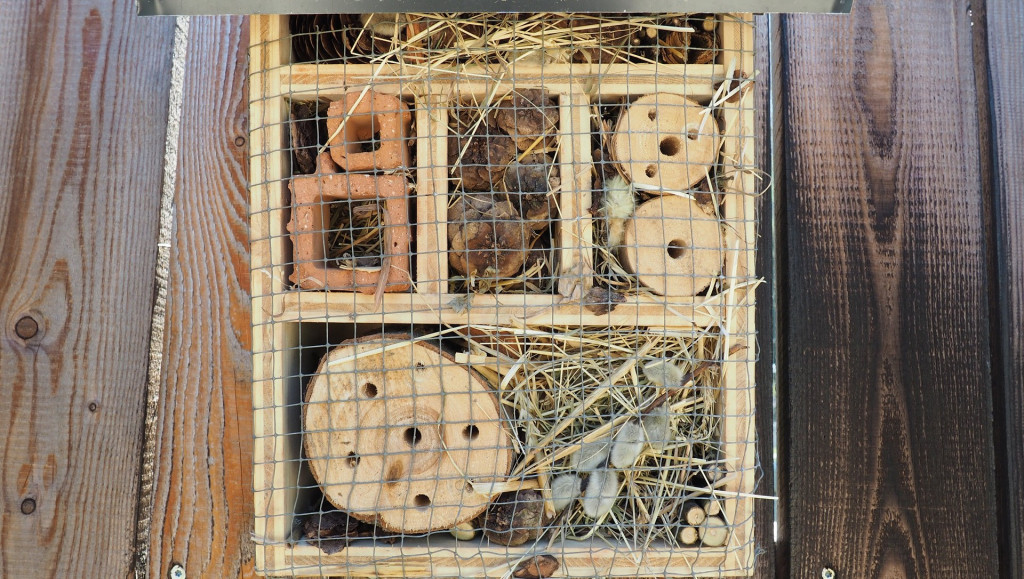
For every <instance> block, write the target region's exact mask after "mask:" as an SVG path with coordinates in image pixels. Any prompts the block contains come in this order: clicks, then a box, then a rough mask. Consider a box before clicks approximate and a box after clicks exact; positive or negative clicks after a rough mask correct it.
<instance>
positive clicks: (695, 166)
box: [250, 13, 762, 577]
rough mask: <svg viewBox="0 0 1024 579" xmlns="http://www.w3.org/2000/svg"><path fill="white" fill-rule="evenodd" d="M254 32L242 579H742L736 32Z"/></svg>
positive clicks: (743, 424) (264, 26) (617, 23)
mask: <svg viewBox="0 0 1024 579" xmlns="http://www.w3.org/2000/svg"><path fill="white" fill-rule="evenodd" d="M252 27H253V44H252V48H251V52H250V69H251V77H250V95H251V103H250V125H251V150H252V158H251V171H250V180H251V232H250V237H251V243H252V255H253V258H252V259H253V275H252V280H253V288H252V290H253V324H254V346H253V350H254V352H253V353H254V369H255V384H254V407H255V431H256V437H257V440H256V468H255V473H256V475H255V481H254V493H255V499H256V530H255V539H256V543H257V566H258V569H259V570H260V571H261V572H263V573H266V574H270V575H282V574H290V575H316V574H320V575H350V576H366V575H385V576H402V577H413V576H423V577H427V576H503V577H509V576H514V577H547V576H582V577H594V576H644V577H647V576H677V575H678V576H687V575H711V576H727V575H748V574H750V573H752V571H753V561H754V534H753V525H752V518H753V501H754V499H755V495H754V494H753V493H754V490H755V489H754V483H755V478H756V476H755V474H756V473H755V470H756V465H755V462H754V420H753V413H754V405H753V399H754V376H753V362H754V360H755V357H756V349H755V334H754V326H753V306H754V304H753V296H754V292H753V288H754V287H755V286H756V278H755V272H754V271H753V263H754V236H755V219H756V216H755V215H754V203H753V200H754V197H755V196H756V195H757V194H758V191H759V190H760V189H761V188H762V186H761V185H760V179H759V176H758V175H757V171H756V169H755V167H754V166H753V159H754V151H753V147H754V135H753V104H752V90H751V85H752V82H754V70H753V53H752V50H753V42H752V31H751V20H750V19H749V18H748V17H745V16H734V15H707V14H616V15H603V14H484V13H473V14H381V13H375V14H361V15H359V14H356V15H317V16H291V17H282V16H265V17H257V18H254V20H253V23H252Z"/></svg>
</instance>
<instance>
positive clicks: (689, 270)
mask: <svg viewBox="0 0 1024 579" xmlns="http://www.w3.org/2000/svg"><path fill="white" fill-rule="evenodd" d="M623 239H624V242H623V247H622V250H621V251H620V255H619V258H620V259H621V260H622V267H624V268H625V269H626V271H629V272H630V273H635V274H636V275H637V278H638V279H639V280H640V282H641V283H642V284H644V285H645V286H647V287H649V288H651V290H652V291H653V292H654V293H657V294H660V295H670V296H692V295H696V294H697V293H698V292H700V291H702V290H704V289H706V288H707V287H708V286H709V285H711V282H712V281H713V280H714V278H715V276H717V275H718V273H719V272H720V271H721V269H722V259H723V257H724V256H723V251H722V231H721V227H720V226H719V223H718V219H716V218H715V217H713V216H711V215H708V214H707V213H705V212H704V211H703V210H702V209H701V208H700V206H699V205H698V204H697V203H696V202H694V201H691V200H689V199H686V198H684V197H678V196H676V195H662V196H661V197H655V198H654V199H651V200H650V201H648V202H646V203H644V204H643V205H641V206H640V207H638V208H637V210H636V211H635V212H634V213H633V217H632V218H631V219H630V220H629V221H628V222H627V223H626V232H625V235H624V236H623Z"/></svg>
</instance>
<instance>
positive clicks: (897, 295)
mask: <svg viewBox="0 0 1024 579" xmlns="http://www.w3.org/2000/svg"><path fill="white" fill-rule="evenodd" d="M969 6H970V4H969V3H968V2H967V1H966V0H963V1H957V2H953V3H934V2H927V1H910V2H895V1H885V0H863V1H861V0H858V2H857V4H856V6H855V8H854V12H853V15H852V16H851V17H849V18H845V17H839V18H837V17H831V18H824V17H813V16H799V17H797V16H788V17H785V18H784V20H783V23H782V44H783V48H784V50H785V51H786V53H785V54H786V61H785V63H784V66H785V72H784V73H783V76H784V82H785V84H784V86H783V87H782V94H783V95H784V97H783V98H784V104H783V112H784V122H785V123H786V129H785V130H786V136H785V144H786V147H787V151H786V155H787V156H786V185H787V191H786V204H787V207H786V215H787V221H786V224H785V227H786V235H787V246H788V247H787V251H786V258H787V260H788V261H787V264H786V270H785V271H786V272H787V274H788V280H787V284H788V287H787V290H788V291H787V297H786V299H785V300H784V304H783V307H784V308H785V316H786V327H785V328H784V336H785V337H784V338H783V339H784V340H785V342H784V344H785V347H786V360H785V366H784V369H783V380H784V381H785V382H786V383H787V387H786V388H787V393H786V394H787V400H785V401H784V402H783V406H784V408H786V409H787V410H788V419H789V424H788V425H787V428H788V432H789V433H790V435H789V438H788V445H787V446H788V453H787V454H788V458H787V459H786V461H785V462H783V464H785V465H786V466H787V468H788V469H789V472H788V485H787V487H788V495H787V497H786V499H787V501H788V507H787V508H786V513H787V516H788V521H787V522H788V527H787V538H788V540H789V541H790V548H791V552H790V555H791V558H790V562H791V565H792V570H791V574H790V575H791V576H793V577H812V576H813V577H819V576H821V571H822V569H823V568H826V567H828V568H832V569H834V571H835V573H836V576H837V577H922V578H925V577H943V578H944V577H998V576H1000V572H999V567H998V553H997V551H998V546H997V545H998V538H997V527H996V518H997V517H996V499H995V490H996V485H995V482H994V474H995V465H994V452H993V441H992V412H993V406H992V375H991V366H990V363H991V349H990V343H989V324H988V320H987V316H988V315H989V302H988V299H989V287H988V279H989V277H988V272H987V270H986V265H987V259H986V257H987V256H986V251H987V250H988V248H987V246H986V242H985V240H986V232H985V228H984V222H985V201H984V199H983V184H982V180H981V175H982V174H983V172H984V171H987V170H988V167H987V166H986V160H985V159H983V158H982V154H981V144H980V143H979V116H978V109H979V103H980V102H983V99H979V98H978V94H977V89H976V84H975V75H976V74H979V73H980V74H985V72H984V69H983V68H982V69H981V71H979V70H978V69H977V68H976V67H975V66H974V56H975V54H974V49H973V41H974V38H973V29H972V22H971V21H970V10H969Z"/></svg>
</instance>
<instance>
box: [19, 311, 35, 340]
mask: <svg viewBox="0 0 1024 579" xmlns="http://www.w3.org/2000/svg"><path fill="white" fill-rule="evenodd" d="M14 333H15V334H17V335H18V337H19V338H21V339H22V340H31V339H32V338H34V337H35V336H36V334H37V333H39V322H37V321H36V320H35V318H33V317H32V316H22V317H21V319H19V320H18V321H17V323H15V324H14Z"/></svg>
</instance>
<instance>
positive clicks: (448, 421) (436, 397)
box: [303, 335, 512, 533]
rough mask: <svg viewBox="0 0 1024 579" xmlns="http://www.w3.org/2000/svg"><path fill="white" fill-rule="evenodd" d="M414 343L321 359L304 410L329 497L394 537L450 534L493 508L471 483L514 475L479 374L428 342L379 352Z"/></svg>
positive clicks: (364, 346) (372, 345)
mask: <svg viewBox="0 0 1024 579" xmlns="http://www.w3.org/2000/svg"><path fill="white" fill-rule="evenodd" d="M406 340H408V337H407V336H401V335H375V336H369V337H366V338H361V339H359V340H355V341H351V342H346V343H344V344H342V345H340V346H338V347H337V348H335V349H334V350H332V351H331V352H330V353H329V354H328V355H327V356H326V357H325V358H324V359H323V360H322V361H321V363H320V367H319V369H318V370H317V373H316V376H314V377H313V379H312V381H311V382H310V385H309V389H308V391H307V393H306V406H305V408H304V410H303V429H304V436H303V438H304V440H305V450H306V457H307V460H308V463H309V467H310V470H311V471H312V473H313V476H314V477H315V478H316V480H317V482H319V483H320V486H321V488H322V489H323V491H324V495H325V496H326V497H327V499H328V500H329V501H330V502H331V503H332V504H333V505H335V506H336V507H338V508H339V509H342V510H344V511H346V512H348V513H349V514H350V515H351V516H353V517H355V518H357V519H360V520H363V521H367V522H372V523H375V524H378V525H380V526H381V527H383V528H385V529H387V530H389V531H394V532H402V533H422V532H428V531H435V530H441V529H450V528H452V527H454V526H455V525H457V524H459V523H462V522H465V521H467V520H470V519H472V518H474V517H476V516H477V515H479V514H480V513H481V512H483V511H484V509H485V508H486V507H487V504H488V502H489V501H490V498H491V497H490V496H488V495H486V494H479V493H477V492H474V491H473V489H472V487H471V486H470V484H469V482H470V480H472V481H474V482H477V483H481V482H494V481H497V480H502V479H504V478H505V477H506V476H507V475H508V472H509V468H510V466H511V462H512V454H511V448H510V446H509V435H508V434H507V433H506V431H505V428H504V426H503V425H502V421H501V413H500V411H499V406H498V400H497V397H496V396H495V394H494V392H493V391H492V390H491V388H490V387H489V386H488V384H487V383H486V382H485V381H484V379H483V378H482V377H481V376H480V375H479V374H477V372H475V371H474V370H472V369H470V368H468V367H466V366H462V365H458V364H456V363H455V361H454V359H453V358H452V357H451V356H449V355H448V354H447V353H445V352H442V351H441V350H439V349H438V348H437V347H436V346H434V345H432V344H428V343H425V342H417V343H415V344H406V345H400V346H398V347H395V348H393V349H390V350H388V351H386V352H383V353H381V352H380V350H381V345H382V343H383V344H395V343H399V342H403V341H406ZM364 352H365V354H363V353H364ZM360 354H361V355H360ZM356 355H358V357H357V358H355V359H353V358H354V357H355V356H356Z"/></svg>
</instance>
